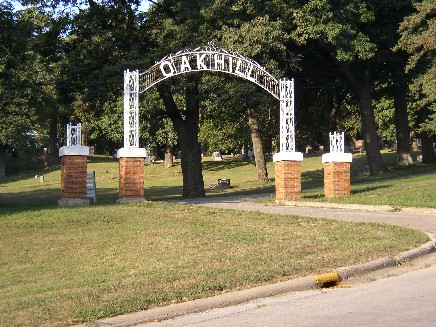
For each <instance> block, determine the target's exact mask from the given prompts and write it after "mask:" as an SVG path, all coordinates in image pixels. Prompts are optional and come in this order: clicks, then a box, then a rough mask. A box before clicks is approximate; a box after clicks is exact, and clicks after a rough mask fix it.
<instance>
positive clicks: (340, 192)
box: [324, 162, 350, 198]
mask: <svg viewBox="0 0 436 327" xmlns="http://www.w3.org/2000/svg"><path fill="white" fill-rule="evenodd" d="M324 194H325V196H326V197H327V198H335V197H344V196H350V163H349V162H325V163H324Z"/></svg>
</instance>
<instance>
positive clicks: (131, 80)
mask: <svg viewBox="0 0 436 327" xmlns="http://www.w3.org/2000/svg"><path fill="white" fill-rule="evenodd" d="M138 99H139V73H138V71H137V70H136V71H132V72H131V71H129V70H126V71H125V72H124V147H125V148H138V147H139V130H138V126H139V103H138Z"/></svg>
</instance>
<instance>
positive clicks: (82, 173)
mask: <svg viewBox="0 0 436 327" xmlns="http://www.w3.org/2000/svg"><path fill="white" fill-rule="evenodd" d="M88 155H89V148H88V147H87V146H64V147H62V148H60V149H59V156H60V157H61V198H60V200H59V201H58V205H59V206H61V207H69V206H80V205H89V204H90V201H89V198H87V197H86V169H87V161H88Z"/></svg>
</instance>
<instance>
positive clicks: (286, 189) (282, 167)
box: [275, 161, 301, 201]
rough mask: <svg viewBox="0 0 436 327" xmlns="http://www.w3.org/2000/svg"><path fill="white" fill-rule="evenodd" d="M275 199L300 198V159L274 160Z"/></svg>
mask: <svg viewBox="0 0 436 327" xmlns="http://www.w3.org/2000/svg"><path fill="white" fill-rule="evenodd" d="M275 179H276V200H277V201H284V200H296V199H300V198H301V161H276V163H275Z"/></svg>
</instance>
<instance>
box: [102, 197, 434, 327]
mask: <svg viewBox="0 0 436 327" xmlns="http://www.w3.org/2000/svg"><path fill="white" fill-rule="evenodd" d="M262 196H263V197H265V196H271V195H265V194H264V195H255V196H254V195H249V196H229V197H220V198H202V199H192V200H180V201H173V202H174V203H185V204H189V205H201V206H207V207H214V208H226V209H234V210H244V211H260V212H265V213H272V214H285V215H298V216H309V217H322V218H327V219H335V220H343V221H358V222H378V223H386V224H392V225H398V226H404V227H409V228H413V229H417V230H420V231H423V232H426V233H428V234H429V237H430V238H431V241H430V242H428V243H426V244H424V245H423V246H421V247H419V248H417V249H413V250H410V251H407V252H403V253H401V254H399V255H398V256H396V257H394V258H382V259H379V260H375V261H372V262H369V263H366V264H363V265H356V266H350V267H342V268H338V269H337V270H336V271H334V272H332V273H331V274H326V275H325V276H308V277H303V278H298V279H294V280H290V281H287V282H282V283H276V284H271V285H264V286H260V287H256V288H253V289H248V290H243V291H238V292H231V293H226V294H223V295H219V296H214V297H210V298H206V299H199V300H195V301H189V302H185V303H179V304H174V305H170V306H166V307H162V308H155V309H150V310H146V311H142V312H138V313H134V314H129V315H123V316H118V317H112V318H107V319H102V320H99V321H97V322H96V326H139V325H140V324H144V323H147V322H153V321H161V320H166V319H171V318H175V317H180V316H183V315H185V314H188V313H196V312H203V311H206V310H211V309H214V308H223V307H229V306H233V305H237V304H241V303H246V302H248V301H252V300H255V299H260V298H265V297H270V296H274V295H278V294H284V293H289V292H295V291H304V290H314V289H316V288H317V286H319V283H318V281H319V280H318V279H317V278H319V279H320V280H323V279H325V280H326V281H327V282H328V281H330V280H331V281H335V282H338V281H339V280H344V279H348V278H350V277H352V276H359V275H363V274H367V273H370V272H374V271H377V270H380V269H384V268H387V267H394V266H396V265H397V263H398V262H405V261H409V260H412V259H415V258H417V257H420V256H423V255H426V254H430V253H434V251H436V209H420V208H405V209H402V210H401V211H394V210H398V208H392V207H389V206H377V207H376V206H365V205H337V204H331V203H328V204H326V203H308V202H288V203H285V204H281V205H274V204H270V205H265V204H261V203H257V202H255V201H253V200H254V199H256V198H259V197H262Z"/></svg>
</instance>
